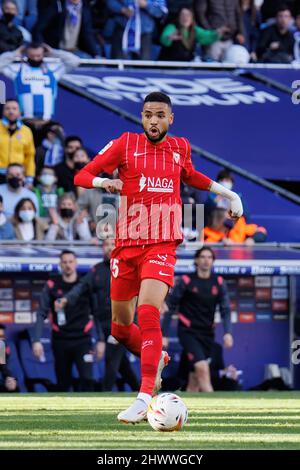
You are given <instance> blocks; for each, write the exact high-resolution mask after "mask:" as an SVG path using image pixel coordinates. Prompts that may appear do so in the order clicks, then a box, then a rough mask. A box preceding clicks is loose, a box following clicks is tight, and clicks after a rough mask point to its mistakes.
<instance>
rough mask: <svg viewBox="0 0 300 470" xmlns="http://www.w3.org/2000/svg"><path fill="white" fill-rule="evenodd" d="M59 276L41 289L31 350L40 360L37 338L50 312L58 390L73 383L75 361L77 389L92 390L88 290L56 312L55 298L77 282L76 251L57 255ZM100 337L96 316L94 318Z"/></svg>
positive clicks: (67, 387) (38, 340)
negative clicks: (72, 302)
mask: <svg viewBox="0 0 300 470" xmlns="http://www.w3.org/2000/svg"><path fill="white" fill-rule="evenodd" d="M60 268H61V273H62V274H61V276H58V277H57V278H54V279H49V280H48V281H47V283H46V285H45V287H44V289H43V291H42V294H41V297H40V304H39V308H38V310H37V320H36V325H35V331H34V338H33V345H32V349H33V353H34V355H35V356H36V357H37V358H38V359H41V357H43V355H44V350H43V345H42V343H41V341H40V338H41V335H42V332H43V324H44V320H45V319H46V318H47V317H48V314H49V313H50V312H51V314H52V318H51V323H52V348H53V354H54V360H55V372H56V377H57V386H58V390H59V391H61V392H66V391H68V390H69V388H70V386H71V383H72V366H73V364H76V367H77V370H78V373H79V379H80V389H81V390H82V391H91V390H93V349H92V342H91V339H92V338H91V330H92V328H93V321H92V317H91V314H92V312H93V305H92V303H91V298H90V295H89V292H87V293H86V295H82V296H81V297H80V299H79V300H78V302H77V303H76V305H73V306H72V307H68V306H67V307H66V308H63V307H62V308H60V309H59V311H56V310H55V308H54V304H55V301H56V300H57V299H59V298H61V297H64V296H65V295H66V294H67V293H68V292H69V291H70V290H71V289H72V288H73V287H74V286H76V284H78V282H79V277H78V275H77V260H76V256H75V253H74V252H72V251H69V250H64V251H62V253H61V255H60ZM94 320H95V326H96V330H97V332H98V336H99V328H98V324H97V319H96V318H95V317H94Z"/></svg>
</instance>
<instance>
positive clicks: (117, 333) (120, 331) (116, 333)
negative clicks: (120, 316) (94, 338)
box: [111, 321, 130, 343]
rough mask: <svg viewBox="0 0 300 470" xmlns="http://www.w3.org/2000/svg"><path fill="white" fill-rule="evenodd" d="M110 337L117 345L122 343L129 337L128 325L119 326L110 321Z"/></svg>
mask: <svg viewBox="0 0 300 470" xmlns="http://www.w3.org/2000/svg"><path fill="white" fill-rule="evenodd" d="M111 335H112V336H113V337H114V338H115V339H116V340H117V341H119V343H124V341H126V340H127V339H128V338H129V336H130V325H121V324H119V323H116V322H114V321H112V323H111Z"/></svg>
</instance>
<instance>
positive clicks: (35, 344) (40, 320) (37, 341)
mask: <svg viewBox="0 0 300 470" xmlns="http://www.w3.org/2000/svg"><path fill="white" fill-rule="evenodd" d="M48 282H49V281H48ZM50 308H51V292H50V288H49V286H48V283H46V285H45V287H44V288H43V290H42V293H41V296H40V303H39V307H38V310H37V312H36V323H35V326H34V332H33V341H32V351H33V354H34V355H35V357H36V358H37V359H40V358H41V357H42V356H43V355H44V348H43V345H42V343H41V336H42V332H43V327H44V321H45V320H46V318H47V317H48V314H49V311H50Z"/></svg>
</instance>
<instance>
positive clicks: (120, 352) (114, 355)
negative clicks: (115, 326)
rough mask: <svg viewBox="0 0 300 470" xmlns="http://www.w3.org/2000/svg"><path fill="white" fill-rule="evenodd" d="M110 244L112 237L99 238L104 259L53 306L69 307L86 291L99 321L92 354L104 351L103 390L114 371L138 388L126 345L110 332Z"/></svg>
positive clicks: (113, 379)
mask: <svg viewBox="0 0 300 470" xmlns="http://www.w3.org/2000/svg"><path fill="white" fill-rule="evenodd" d="M114 247H115V240H114V239H112V238H109V239H106V240H104V241H103V245H102V249H103V257H104V260H103V261H102V262H101V263H97V264H96V265H95V266H93V268H92V269H91V270H90V271H89V272H88V273H87V274H86V275H85V276H83V277H82V278H81V280H80V282H79V283H78V284H76V285H75V286H74V287H73V288H72V289H71V290H70V291H69V292H68V293H67V295H66V296H65V297H63V298H61V299H59V300H57V301H56V302H55V309H56V311H60V310H61V309H62V308H65V307H66V306H67V305H68V306H69V307H70V308H72V306H73V305H76V304H77V303H78V301H79V299H80V297H81V296H82V295H86V293H89V295H90V296H91V297H92V299H93V303H94V316H95V317H97V320H98V323H99V333H100V337H99V341H98V342H97V344H96V357H97V359H98V360H100V359H102V358H103V356H104V354H105V364H106V367H105V375H104V378H103V390H104V391H111V390H112V388H113V386H114V384H115V382H116V379H117V374H118V371H119V372H120V374H121V375H122V376H123V379H124V382H125V383H128V385H130V387H131V388H132V390H138V388H139V385H138V382H137V378H136V376H135V374H134V372H133V370H132V368H131V365H130V362H129V360H128V358H127V353H126V348H125V347H124V346H123V345H122V344H120V343H118V342H117V341H116V340H115V339H114V338H113V337H112V336H111V302H110V277H111V274H110V258H111V253H112V250H113V249H114Z"/></svg>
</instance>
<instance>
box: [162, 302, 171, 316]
mask: <svg viewBox="0 0 300 470" xmlns="http://www.w3.org/2000/svg"><path fill="white" fill-rule="evenodd" d="M168 311H169V307H168V304H167V303H166V302H164V303H163V304H162V306H161V308H160V313H161V314H162V315H164V314H165V313H166V312H168Z"/></svg>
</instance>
